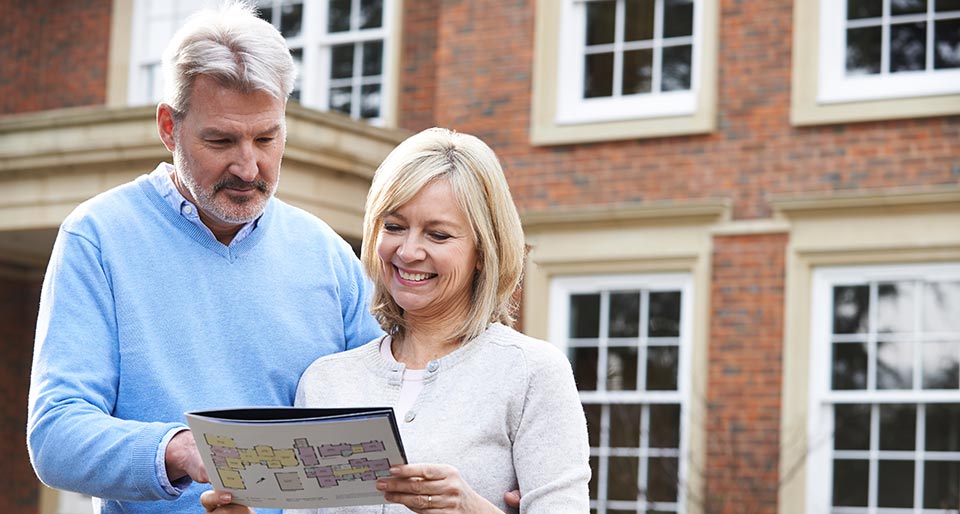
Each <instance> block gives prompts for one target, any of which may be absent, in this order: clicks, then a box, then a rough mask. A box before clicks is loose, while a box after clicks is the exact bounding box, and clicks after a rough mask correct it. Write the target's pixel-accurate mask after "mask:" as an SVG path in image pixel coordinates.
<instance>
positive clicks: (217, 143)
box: [207, 139, 230, 146]
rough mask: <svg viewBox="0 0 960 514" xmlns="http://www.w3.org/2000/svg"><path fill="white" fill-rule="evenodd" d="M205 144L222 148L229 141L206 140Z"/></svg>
mask: <svg viewBox="0 0 960 514" xmlns="http://www.w3.org/2000/svg"><path fill="white" fill-rule="evenodd" d="M207 142H208V143H210V144H211V145H218V146H223V145H226V144H229V143H230V140H229V139H208V140H207Z"/></svg>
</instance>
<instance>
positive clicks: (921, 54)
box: [890, 23, 927, 73]
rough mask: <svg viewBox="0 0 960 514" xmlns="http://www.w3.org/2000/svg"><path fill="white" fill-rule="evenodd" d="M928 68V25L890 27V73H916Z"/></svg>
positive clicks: (908, 24)
mask: <svg viewBox="0 0 960 514" xmlns="http://www.w3.org/2000/svg"><path fill="white" fill-rule="evenodd" d="M926 67H927V24H926V23H901V24H898V25H891V26H890V72H891V73H896V72H898V71H916V70H922V69H925V68H926Z"/></svg>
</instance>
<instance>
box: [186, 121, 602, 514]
mask: <svg viewBox="0 0 960 514" xmlns="http://www.w3.org/2000/svg"><path fill="white" fill-rule="evenodd" d="M363 241H364V245H363V251H362V253H361V260H362V261H363V264H364V266H365V268H366V270H367V272H368V273H369V275H370V277H371V278H372V279H373V281H374V284H375V293H374V295H375V296H374V299H373V303H372V307H371V311H372V312H373V314H374V315H375V316H376V318H377V319H378V321H379V322H380V324H381V326H382V327H383V329H384V331H385V332H386V333H387V335H386V336H384V337H382V338H378V339H377V340H374V341H372V342H370V343H368V344H367V345H365V346H363V347H360V348H357V349H356V350H352V351H348V352H343V353H340V354H337V355H331V356H328V357H325V358H322V359H319V360H317V361H316V362H314V363H313V364H312V365H311V366H310V367H309V368H308V369H307V371H306V372H305V373H304V375H303V377H302V378H301V380H300V385H299V388H298V390H297V400H296V403H297V405H299V406H309V407H339V406H358V405H384V404H387V405H392V406H394V408H395V410H396V412H397V414H398V417H399V418H400V432H401V435H402V437H403V441H404V446H405V448H406V453H407V457H408V460H409V461H410V462H411V464H408V465H405V466H399V467H397V468H396V469H395V470H392V471H393V476H392V477H391V478H386V479H381V480H379V481H378V484H377V487H378V488H379V489H380V490H382V491H384V493H385V498H386V499H387V500H388V501H389V502H394V503H399V504H401V505H402V506H406V507H407V508H409V509H411V510H413V511H414V512H418V513H439V512H451V513H452V512H463V513H467V512H469V513H487V512H489V513H503V512H515V509H512V508H510V507H509V506H508V505H507V503H506V501H505V498H504V495H503V492H504V491H510V490H514V489H517V488H519V490H520V494H521V498H522V499H521V503H520V510H521V511H522V512H525V513H550V514H557V513H566V512H569V513H577V514H582V513H585V512H587V511H588V510H589V500H588V490H587V483H588V481H589V479H590V468H589V465H588V454H589V448H588V443H587V431H586V424H585V421H584V416H583V410H582V408H581V406H580V403H579V397H578V394H577V390H576V386H575V384H574V380H573V375H572V373H571V370H570V364H569V362H568V361H567V360H566V358H565V356H564V355H563V354H562V353H561V352H560V351H559V350H557V349H556V348H555V347H553V346H552V345H550V344H549V343H546V342H543V341H539V340H536V339H532V338H530V337H527V336H524V335H523V334H521V333H519V332H517V331H515V330H513V329H512V328H510V324H511V322H512V320H513V319H512V315H511V311H512V298H513V294H514V291H515V290H516V288H517V286H518V284H519V282H520V276H521V271H522V267H523V258H524V240H523V232H522V229H521V226H520V218H519V216H518V215H517V211H516V208H515V207H514V204H513V200H512V198H511V196H510V191H509V188H508V186H507V182H506V179H505V178H504V176H503V171H502V169H501V167H500V164H499V162H498V161H497V158H496V156H495V155H494V153H493V151H492V150H491V149H490V148H489V147H488V146H487V145H486V144H484V143H483V142H482V141H480V140H479V139H477V138H475V137H473V136H470V135H466V134H459V133H455V132H452V131H449V130H446V129H439V128H433V129H428V130H425V131H423V132H421V133H419V134H416V135H414V136H412V137H411V138H409V139H407V140H406V141H404V142H403V143H402V144H400V145H399V146H398V147H397V148H396V149H394V151H393V152H391V154H390V155H389V156H388V157H387V158H386V160H385V161H384V162H383V164H381V166H380V168H379V169H378V170H377V173H376V175H375V176H374V178H373V183H372V185H371V189H370V192H369V195H368V197H367V205H366V216H365V218H364V228H363ZM211 497H212V494H211V496H209V497H208V498H211ZM212 504H215V501H213V502H212ZM205 505H207V503H205ZM401 505H391V504H388V505H385V506H381V505H375V506H364V507H350V508H340V509H331V510H330V512H336V513H348V512H350V513H353V512H357V513H361V512H362V513H368V512H369V513H373V512H407V510H406V509H405V508H403V507H402V506H401Z"/></svg>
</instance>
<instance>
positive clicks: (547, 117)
mask: <svg viewBox="0 0 960 514" xmlns="http://www.w3.org/2000/svg"><path fill="white" fill-rule="evenodd" d="M713 4H715V2H704V1H702V0H563V1H560V2H547V1H541V2H540V3H539V4H538V5H537V17H538V23H537V48H536V52H535V70H534V74H535V79H534V98H533V100H534V120H533V122H534V126H533V138H534V142H544V143H552V142H569V141H577V140H580V141H589V140H599V139H624V138H630V137H636V136H638V135H646V133H647V132H649V135H667V134H671V133H673V134H676V133H692V132H705V131H708V130H710V129H712V127H713V122H712V117H713V114H712V113H713V102H714V93H713V89H714V88H715V86H714V84H713V82H714V71H713V70H714V65H715V63H714V61H715V59H716V57H715V48H714V47H715V44H716V30H715V23H716V6H715V5H713ZM638 120H640V121H644V122H645V124H640V125H637V124H636V123H635V122H637V121H638ZM670 120H672V121H670ZM665 121H666V122H667V124H666V125H664V122H665ZM596 125H603V126H605V129H604V130H601V131H599V132H598V131H597V130H595V126H596ZM564 136H565V137H564Z"/></svg>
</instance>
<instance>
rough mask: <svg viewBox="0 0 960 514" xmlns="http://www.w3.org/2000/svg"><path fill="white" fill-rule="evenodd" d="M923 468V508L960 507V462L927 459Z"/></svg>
mask: <svg viewBox="0 0 960 514" xmlns="http://www.w3.org/2000/svg"><path fill="white" fill-rule="evenodd" d="M923 470H924V472H923V508H925V509H944V510H945V511H946V509H958V508H960V462H937V461H927V462H926V463H925V464H924V465H923Z"/></svg>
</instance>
